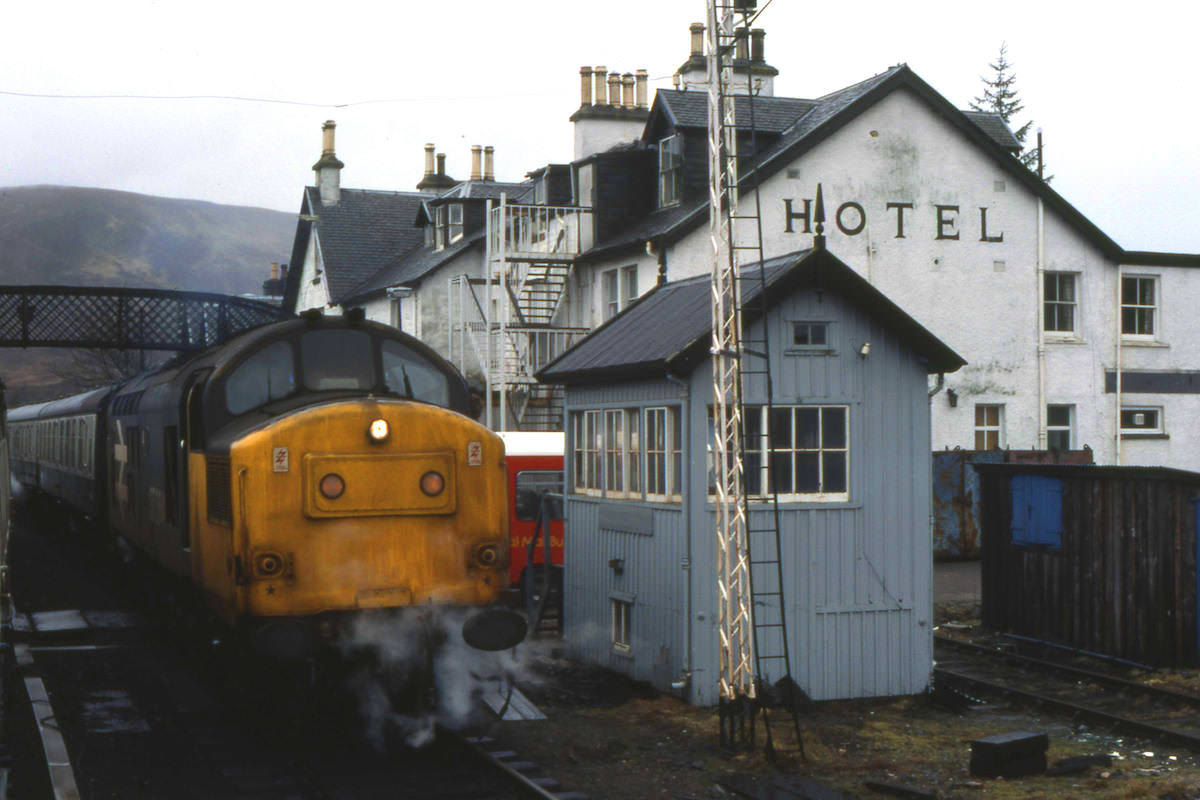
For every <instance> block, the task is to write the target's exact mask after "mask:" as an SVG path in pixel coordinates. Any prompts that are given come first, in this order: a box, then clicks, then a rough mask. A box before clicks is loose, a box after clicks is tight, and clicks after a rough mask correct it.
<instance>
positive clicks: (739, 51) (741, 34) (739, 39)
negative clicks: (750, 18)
mask: <svg viewBox="0 0 1200 800" xmlns="http://www.w3.org/2000/svg"><path fill="white" fill-rule="evenodd" d="M749 33H750V32H749V31H747V30H746V29H745V28H737V29H735V30H734V32H733V57H734V59H735V60H736V61H745V60H746V59H748V58H749V57H750V42H749Z"/></svg>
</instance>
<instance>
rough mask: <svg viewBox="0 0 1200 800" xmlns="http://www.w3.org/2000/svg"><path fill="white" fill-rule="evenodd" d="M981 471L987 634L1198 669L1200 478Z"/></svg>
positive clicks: (1123, 470) (1078, 469) (1131, 470)
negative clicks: (1199, 500)
mask: <svg viewBox="0 0 1200 800" xmlns="http://www.w3.org/2000/svg"><path fill="white" fill-rule="evenodd" d="M976 469H977V470H978V471H979V473H980V476H981V479H982V514H981V517H982V523H983V566H982V575H983V623H984V624H985V625H987V626H988V627H990V628H994V629H996V630H999V631H1004V632H1006V633H1015V634H1019V635H1023V636H1029V637H1033V638H1036V639H1044V640H1047V641H1051V642H1056V643H1059V644H1064V645H1068V646H1071V647H1077V648H1080V649H1083V650H1089V651H1092V652H1097V653H1104V654H1107V655H1112V656H1117V657H1120V658H1124V659H1129V660H1131V661H1136V662H1139V663H1145V664H1153V665H1155V666H1183V665H1188V664H1194V663H1196V661H1197V624H1198V623H1200V617H1198V614H1197V607H1196V603H1197V598H1198V595H1197V590H1196V580H1197V572H1196V563H1197V551H1196V548H1197V536H1196V524H1197V520H1196V502H1195V501H1196V499H1197V498H1198V497H1200V473H1195V472H1185V471H1183V470H1176V469H1168V468H1165V467H1115V466H1107V467H1106V466H1064V465H1048V464H978V465H976Z"/></svg>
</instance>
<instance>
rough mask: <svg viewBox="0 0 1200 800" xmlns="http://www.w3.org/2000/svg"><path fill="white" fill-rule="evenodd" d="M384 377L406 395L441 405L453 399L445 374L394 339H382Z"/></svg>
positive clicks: (392, 386) (390, 384) (396, 391)
mask: <svg viewBox="0 0 1200 800" xmlns="http://www.w3.org/2000/svg"><path fill="white" fill-rule="evenodd" d="M383 381H384V383H385V384H386V385H387V388H388V389H390V390H391V391H393V392H395V393H396V394H399V395H403V396H404V397H411V398H412V399H414V400H420V401H422V402H425V403H433V404H434V405H438V406H445V405H449V403H450V384H449V383H448V382H447V380H446V376H445V375H443V374H442V373H441V371H440V370H436V369H434V368H433V367H431V366H429V364H428V363H427V362H426V361H425V359H423V358H421V357H420V356H418V355H417V354H416V353H414V352H413V351H412V350H409V349H408V348H407V347H405V346H404V345H403V344H401V343H400V342H397V341H394V340H389V339H384V340H383Z"/></svg>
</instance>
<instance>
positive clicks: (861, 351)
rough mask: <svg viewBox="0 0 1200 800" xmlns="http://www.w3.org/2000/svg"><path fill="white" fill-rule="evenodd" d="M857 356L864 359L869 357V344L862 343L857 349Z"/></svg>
mask: <svg viewBox="0 0 1200 800" xmlns="http://www.w3.org/2000/svg"><path fill="white" fill-rule="evenodd" d="M858 355H859V357H860V358H866V357H867V356H869V355H871V343H870V342H863V343H862V347H860V348H858Z"/></svg>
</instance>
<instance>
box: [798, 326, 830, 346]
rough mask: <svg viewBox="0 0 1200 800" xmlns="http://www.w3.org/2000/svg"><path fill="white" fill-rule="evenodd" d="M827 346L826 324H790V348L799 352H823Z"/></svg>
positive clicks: (827, 332) (827, 328) (827, 329)
mask: <svg viewBox="0 0 1200 800" xmlns="http://www.w3.org/2000/svg"><path fill="white" fill-rule="evenodd" d="M828 346H829V323H828V322H793V323H792V347H795V348H797V349H800V350H823V349H824V348H826V347H828Z"/></svg>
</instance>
